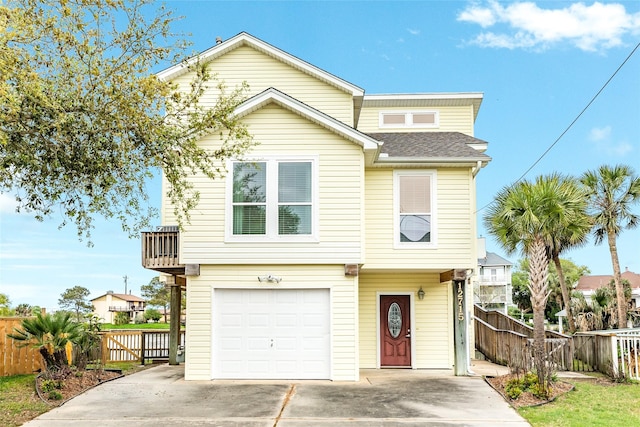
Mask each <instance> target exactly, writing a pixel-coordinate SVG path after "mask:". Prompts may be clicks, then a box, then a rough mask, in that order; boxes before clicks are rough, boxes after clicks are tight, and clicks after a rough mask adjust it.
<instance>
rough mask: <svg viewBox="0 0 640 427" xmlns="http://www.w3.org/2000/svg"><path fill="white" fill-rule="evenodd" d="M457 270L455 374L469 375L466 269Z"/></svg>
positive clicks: (454, 325)
mask: <svg viewBox="0 0 640 427" xmlns="http://www.w3.org/2000/svg"><path fill="white" fill-rule="evenodd" d="M463 271H464V270H462V271H461V270H455V271H454V275H453V281H452V283H453V313H454V315H453V334H454V338H453V343H454V353H455V360H454V361H455V364H454V375H458V376H461V375H468V374H469V372H468V371H467V365H468V363H469V331H468V328H467V315H468V313H467V295H466V287H465V284H466V281H467V279H466V271H464V273H463Z"/></svg>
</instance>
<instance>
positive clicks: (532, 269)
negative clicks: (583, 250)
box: [484, 174, 584, 391]
mask: <svg viewBox="0 0 640 427" xmlns="http://www.w3.org/2000/svg"><path fill="white" fill-rule="evenodd" d="M565 181H566V178H564V177H563V176H561V175H559V174H552V175H550V176H546V177H544V176H541V177H538V178H537V179H536V181H535V182H534V183H531V182H528V181H523V182H520V183H517V184H515V185H513V186H511V187H506V188H504V189H502V190H501V191H500V192H499V193H498V195H497V196H496V199H495V203H494V204H493V205H492V206H491V207H490V208H489V211H488V212H487V214H486V215H485V217H484V222H485V226H486V227H487V230H488V231H489V232H490V233H491V234H493V235H494V236H495V237H496V238H497V240H498V242H499V243H500V245H501V246H502V247H503V248H504V249H505V250H506V251H507V252H508V253H509V254H512V253H514V252H516V251H518V250H519V251H521V252H522V253H523V255H524V256H526V257H527V259H528V261H529V284H528V286H529V290H530V291H531V305H532V307H533V329H534V332H533V356H534V365H535V368H536V373H537V375H538V381H539V384H541V386H542V387H543V390H544V391H548V384H549V378H548V377H547V375H546V372H547V366H546V364H545V359H546V354H545V331H544V308H545V305H546V301H547V298H548V297H549V291H548V284H547V277H548V267H549V258H550V256H551V252H552V250H551V248H552V247H554V246H555V245H554V243H553V237H552V236H553V235H554V233H557V232H558V230H561V229H562V228H569V229H571V228H573V227H574V222H575V221H576V219H577V218H576V212H579V211H580V206H582V204H583V203H584V201H583V200H581V199H580V198H579V197H575V193H574V192H573V191H572V189H571V188H568V186H567V185H564V184H563V183H564V182H565Z"/></svg>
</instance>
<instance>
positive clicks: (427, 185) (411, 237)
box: [394, 171, 436, 247]
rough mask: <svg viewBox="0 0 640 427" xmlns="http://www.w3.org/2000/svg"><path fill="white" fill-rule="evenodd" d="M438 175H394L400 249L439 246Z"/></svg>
mask: <svg viewBox="0 0 640 427" xmlns="http://www.w3.org/2000/svg"><path fill="white" fill-rule="evenodd" d="M435 180H436V173H435V171H396V172H395V174H394V199H395V227H394V229H395V239H394V240H395V243H396V246H398V247H416V246H433V245H434V243H435V232H436V229H435Z"/></svg>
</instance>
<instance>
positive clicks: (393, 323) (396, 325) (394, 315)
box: [387, 302, 402, 338]
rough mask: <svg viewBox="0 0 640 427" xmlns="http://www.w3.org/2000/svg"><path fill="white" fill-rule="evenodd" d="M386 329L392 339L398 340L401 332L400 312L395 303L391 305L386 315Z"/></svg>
mask: <svg viewBox="0 0 640 427" xmlns="http://www.w3.org/2000/svg"><path fill="white" fill-rule="evenodd" d="M387 328H389V333H390V334H391V336H392V337H393V338H398V336H399V335H400V331H401V330H402V312H401V311H400V306H399V305H398V303H397V302H394V303H391V305H390V306H389V312H388V313H387Z"/></svg>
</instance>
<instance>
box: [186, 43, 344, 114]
mask: <svg viewBox="0 0 640 427" xmlns="http://www.w3.org/2000/svg"><path fill="white" fill-rule="evenodd" d="M209 69H210V71H211V72H212V74H216V75H217V78H218V80H220V81H223V82H224V83H225V85H226V86H227V87H228V88H229V89H232V88H234V87H239V86H240V85H241V84H242V82H243V81H246V82H247V83H248V84H249V89H250V90H249V94H248V95H249V96H253V95H256V94H258V93H260V92H262V91H264V90H265V89H268V88H270V87H274V88H276V89H278V90H279V91H281V92H284V93H286V94H287V95H289V96H292V97H293V98H296V99H297V100H299V101H302V102H304V103H305V104H308V105H310V106H312V107H314V108H316V109H318V110H320V111H322V112H323V113H325V114H328V115H330V116H331V117H333V118H335V119H337V120H340V121H342V122H344V123H346V124H348V125H349V126H353V100H352V96H351V95H350V94H348V93H346V92H344V91H343V90H340V89H338V88H336V87H334V86H331V85H329V84H327V83H325V82H323V81H320V80H318V79H317V78H315V77H312V76H310V75H309V74H306V73H304V72H302V71H300V70H298V69H295V68H293V67H291V66H289V65H287V64H284V63H283V62H281V61H279V60H277V59H275V58H272V57H270V56H268V55H266V54H264V53H262V52H259V51H257V50H255V49H253V48H251V47H248V46H242V47H239V48H237V49H234V50H232V51H231V52H228V53H226V54H225V55H223V56H221V57H218V58H216V59H215V60H214V61H212V62H211V63H210V68H209ZM192 76H193V75H192V74H186V75H184V76H181V77H179V78H177V79H175V80H174V82H175V83H178V84H179V85H180V86H181V87H183V88H184V90H185V91H187V90H188V89H189V83H190V82H191V79H192V78H193V77H192ZM218 94H219V92H218V90H217V89H211V90H209V91H207V92H206V93H205V95H204V96H203V97H202V98H201V100H202V102H203V103H205V104H212V105H213V104H215V102H216V98H217V96H218Z"/></svg>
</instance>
